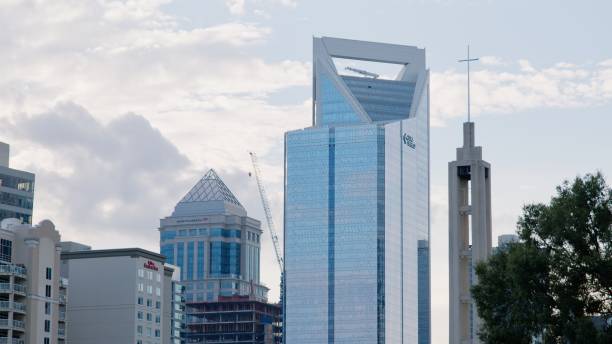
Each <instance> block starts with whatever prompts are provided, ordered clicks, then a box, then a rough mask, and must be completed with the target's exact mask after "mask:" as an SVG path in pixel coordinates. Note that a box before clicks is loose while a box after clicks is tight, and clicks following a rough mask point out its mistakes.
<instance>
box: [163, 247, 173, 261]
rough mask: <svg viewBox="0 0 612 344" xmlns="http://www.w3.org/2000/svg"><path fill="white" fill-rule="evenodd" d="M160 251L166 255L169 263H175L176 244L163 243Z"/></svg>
mask: <svg viewBox="0 0 612 344" xmlns="http://www.w3.org/2000/svg"><path fill="white" fill-rule="evenodd" d="M160 252H161V254H162V256H165V257H166V260H167V262H168V264H174V244H163V245H161V249H160Z"/></svg>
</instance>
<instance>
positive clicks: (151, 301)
mask: <svg viewBox="0 0 612 344" xmlns="http://www.w3.org/2000/svg"><path fill="white" fill-rule="evenodd" d="M152 306H153V300H151V299H147V307H152Z"/></svg>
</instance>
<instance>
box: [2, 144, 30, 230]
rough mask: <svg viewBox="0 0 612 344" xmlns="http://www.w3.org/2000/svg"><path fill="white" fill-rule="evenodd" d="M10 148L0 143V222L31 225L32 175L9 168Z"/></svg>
mask: <svg viewBox="0 0 612 344" xmlns="http://www.w3.org/2000/svg"><path fill="white" fill-rule="evenodd" d="M9 155H10V147H9V145H7V144H6V143H3V142H0V220H2V219H9V218H16V219H19V220H21V222H23V223H32V208H33V206H34V179H35V178H34V174H32V173H30V172H25V171H20V170H15V169H12V168H9Z"/></svg>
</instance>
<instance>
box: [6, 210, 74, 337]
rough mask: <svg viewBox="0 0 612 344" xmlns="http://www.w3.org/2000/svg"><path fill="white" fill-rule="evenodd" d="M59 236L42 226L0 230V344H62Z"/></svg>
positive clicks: (11, 224) (10, 223)
mask: <svg viewBox="0 0 612 344" xmlns="http://www.w3.org/2000/svg"><path fill="white" fill-rule="evenodd" d="M59 243H60V234H59V232H58V231H57V230H56V229H55V226H54V225H53V223H52V222H51V221H49V220H44V221H42V222H40V223H39V224H38V225H36V226H31V225H30V224H22V223H21V221H20V220H18V219H4V220H2V222H1V224H0V343H11V344H39V343H43V344H50V343H53V344H55V343H59V344H61V343H64V341H65V338H66V334H67V332H66V331H67V329H66V323H65V318H62V316H61V314H60V308H61V305H62V303H63V302H64V301H65V299H64V300H62V299H61V294H60V289H61V287H62V281H61V278H60V247H59Z"/></svg>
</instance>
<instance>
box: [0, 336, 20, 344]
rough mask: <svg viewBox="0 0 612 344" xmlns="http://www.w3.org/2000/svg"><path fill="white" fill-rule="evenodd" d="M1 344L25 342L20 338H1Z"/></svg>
mask: <svg viewBox="0 0 612 344" xmlns="http://www.w3.org/2000/svg"><path fill="white" fill-rule="evenodd" d="M0 344H25V340H23V339H19V338H10V339H9V338H7V337H0Z"/></svg>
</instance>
